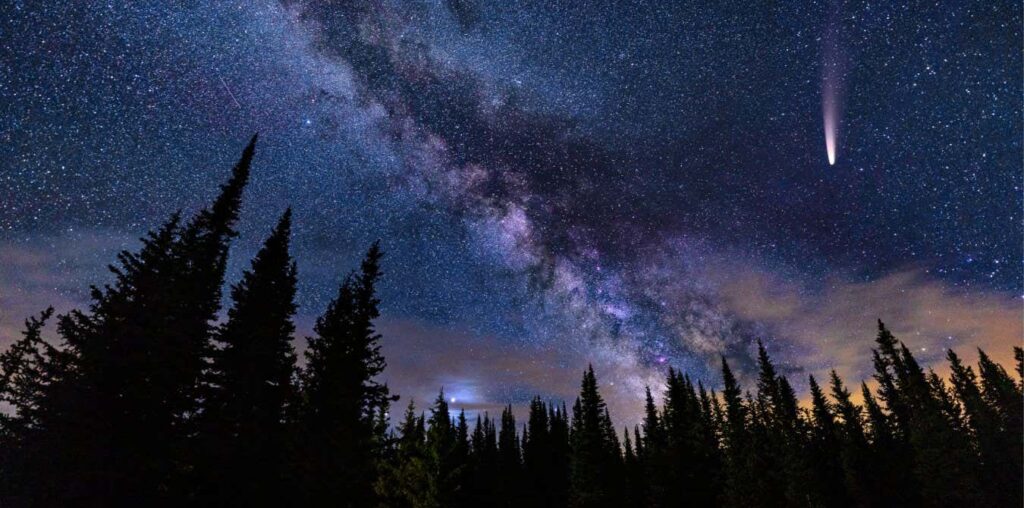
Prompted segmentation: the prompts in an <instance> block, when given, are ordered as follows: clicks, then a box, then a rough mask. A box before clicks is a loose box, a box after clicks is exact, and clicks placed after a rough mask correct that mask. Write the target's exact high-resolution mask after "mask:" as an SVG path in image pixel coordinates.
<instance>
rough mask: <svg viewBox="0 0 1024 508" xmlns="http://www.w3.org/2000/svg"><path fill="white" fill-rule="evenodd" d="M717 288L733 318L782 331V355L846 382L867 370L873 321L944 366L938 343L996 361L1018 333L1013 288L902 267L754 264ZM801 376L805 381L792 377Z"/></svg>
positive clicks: (1021, 329) (924, 359)
mask: <svg viewBox="0 0 1024 508" xmlns="http://www.w3.org/2000/svg"><path fill="white" fill-rule="evenodd" d="M721 282H722V287H721V290H720V294H721V295H722V297H723V298H724V301H725V302H726V305H727V306H728V307H729V308H730V309H731V310H732V311H733V312H734V313H735V314H736V315H737V316H739V317H741V318H743V319H748V320H752V321H756V322H759V323H762V324H764V325H765V326H766V327H768V328H770V329H771V330H772V331H773V333H774V334H776V335H777V336H779V337H784V338H785V339H786V342H784V344H785V345H784V346H781V347H784V348H786V349H790V350H795V351H798V352H799V354H797V355H792V356H791V355H787V356H788V357H789V358H791V359H792V361H793V362H795V363H799V364H801V365H802V366H803V368H805V369H806V370H807V371H808V372H809V373H813V374H815V376H817V377H818V378H819V379H821V378H822V377H823V376H824V375H825V374H826V373H827V371H828V370H829V369H832V368H835V369H836V370H837V371H838V372H839V373H840V375H841V376H843V377H844V378H845V379H846V380H847V381H848V382H855V381H858V380H861V379H866V378H868V377H869V376H870V374H871V371H870V369H871V360H870V350H871V348H872V347H873V346H874V337H875V333H876V331H877V328H876V320H877V319H881V320H883V321H884V322H885V323H886V326H888V327H889V328H890V329H891V330H892V332H893V333H894V334H895V335H896V337H897V338H899V339H900V340H902V341H903V342H905V343H906V344H907V346H908V347H909V348H910V350H911V351H912V352H913V353H914V355H915V356H916V357H917V358H918V359H919V360H920V361H921V363H922V364H924V365H926V366H928V365H931V366H934V367H935V368H936V371H937V372H939V373H940V374H945V373H946V367H945V354H946V350H948V349H954V350H956V351H957V353H958V354H960V355H961V356H962V357H964V358H965V360H974V359H975V358H976V357H977V354H976V348H982V349H984V350H985V351H986V352H988V353H989V354H990V355H991V356H992V357H993V359H995V360H996V361H999V362H1001V363H1003V364H1004V365H1010V364H1012V355H1013V353H1012V347H1013V346H1020V345H1021V341H1022V337H1024V324H1022V320H1021V315H1022V314H1021V301H1020V298H1019V297H1017V296H1016V295H1011V294H1008V293H1003V292H994V291H991V292H986V291H979V290H977V289H974V290H970V291H968V290H966V289H959V288H956V287H954V286H951V285H949V284H947V283H945V282H943V281H940V280H937V279H935V278H933V277H930V276H929V275H928V274H927V273H926V272H925V271H924V270H922V269H919V268H908V269H905V270H900V271H896V272H893V273H890V274H888V275H885V276H882V277H879V278H877V279H873V280H861V281H857V280H846V279H842V278H838V277H833V278H830V279H828V280H826V281H824V282H822V283H820V284H811V283H807V282H795V281H793V280H786V279H783V278H782V277H781V276H780V275H778V274H772V273H768V272H765V271H761V270H756V269H750V268H747V269H736V270H734V271H733V272H731V273H730V274H729V275H726V276H723V277H722V281H721ZM800 381H801V382H803V381H806V380H805V379H804V380H800Z"/></svg>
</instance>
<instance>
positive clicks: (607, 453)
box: [569, 366, 622, 508]
mask: <svg viewBox="0 0 1024 508" xmlns="http://www.w3.org/2000/svg"><path fill="white" fill-rule="evenodd" d="M607 414H608V413H607V407H606V406H605V402H604V399H603V398H602V397H601V394H600V393H599V392H598V388H597V377H596V376H595V375H594V368H593V367H592V366H591V367H588V368H587V370H586V372H584V373H583V381H582V383H581V387H580V396H579V398H577V399H576V403H575V404H573V417H572V430H571V432H570V435H569V440H570V446H571V458H570V460H571V469H570V470H571V473H570V489H571V490H570V506H573V507H575V508H591V507H613V506H619V503H620V502H621V498H620V497H619V495H620V484H621V480H622V478H621V476H620V475H619V464H620V460H621V458H620V457H621V456H620V451H619V449H618V444H617V443H616V442H615V441H613V438H614V434H615V432H614V429H611V422H610V421H609V420H608V419H607Z"/></svg>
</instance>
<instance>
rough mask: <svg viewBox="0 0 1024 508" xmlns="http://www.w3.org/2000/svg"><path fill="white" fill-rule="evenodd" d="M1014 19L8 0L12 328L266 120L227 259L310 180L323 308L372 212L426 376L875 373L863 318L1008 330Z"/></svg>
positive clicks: (1016, 174)
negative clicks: (834, 146)
mask: <svg viewBox="0 0 1024 508" xmlns="http://www.w3.org/2000/svg"><path fill="white" fill-rule="evenodd" d="M829 33H831V34H833V37H834V39H832V41H833V42H834V46H833V47H834V48H835V54H831V55H826V54H824V52H823V50H824V48H825V46H826V45H825V36H826V34H829ZM1021 40H1022V37H1021V5H1020V4H1019V2H953V3H943V4H928V5H925V4H924V3H921V4H916V3H912V4H906V5H896V4H895V3H893V2H836V1H833V2H807V3H804V2H764V3H755V4H751V3H750V2H713V3H710V4H708V3H707V2H649V3H648V2H611V1H609V2H491V3H488V2H478V1H474V0H447V1H436V2H387V1H351V2H327V1H324V2H317V1H312V0H286V1H282V2H275V1H269V0H253V1H250V2H199V1H190V2H181V3H179V5H177V8H175V9H173V10H172V9H169V8H167V7H166V6H165V5H164V3H163V2H59V3H58V2H18V1H14V2H5V3H4V4H3V6H0V188H2V189H3V190H4V193H3V199H2V201H0V255H3V256H4V258H5V263H4V266H3V267H2V268H0V272H2V273H0V275H2V278H0V285H2V287H0V290H2V291H3V292H4V293H5V294H0V304H2V305H3V307H4V308H2V309H0V313H2V318H0V319H2V321H0V328H2V329H3V331H4V333H5V335H4V337H3V338H4V339H7V338H9V336H10V334H11V333H13V332H11V331H10V330H12V329H13V327H15V326H16V325H17V323H19V322H20V321H21V319H23V317H24V316H23V315H21V314H24V313H28V312H32V311H33V310H35V309H34V308H33V306H38V305H45V304H46V303H57V304H58V305H60V304H64V305H66V306H70V305H76V304H80V303H81V302H82V299H83V297H84V294H85V292H84V289H85V288H86V287H87V286H88V284H92V283H99V282H103V281H104V280H105V277H106V275H105V274H104V273H103V268H102V267H103V265H104V264H105V263H107V262H109V261H110V260H112V254H113V252H114V251H116V249H118V248H122V247H131V246H134V245H135V243H134V242H135V240H134V238H135V237H137V236H139V235H140V234H141V233H143V232H144V231H145V230H146V229H148V228H151V227H153V226H155V225H156V224H158V223H159V222H160V221H162V220H163V219H164V218H166V217H167V215H168V214H169V213H171V212H172V211H174V210H175V209H178V208H184V209H186V210H194V209H195V208H196V207H198V206H199V205H200V204H201V203H203V202H204V201H206V200H208V199H209V198H210V197H211V196H212V194H213V193H214V192H215V190H214V189H215V187H214V186H215V184H216V183H218V182H220V181H221V180H223V179H224V177H225V175H226V173H227V170H228V168H229V167H230V165H231V163H232V162H233V160H234V158H235V157H236V156H237V153H238V151H239V150H240V149H241V146H242V144H243V142H244V140H246V139H247V138H248V136H249V135H250V134H251V133H252V132H254V131H259V132H260V133H261V144H260V147H259V150H258V157H257V160H256V168H255V173H254V176H253V182H252V187H251V188H250V190H249V193H248V195H247V202H246V208H245V213H244V217H243V219H244V221H245V223H244V225H243V227H242V229H243V234H242V236H241V238H240V239H239V241H238V244H237V245H236V248H235V250H234V251H233V252H234V254H235V256H234V259H233V264H234V268H233V272H232V273H233V274H235V275H234V276H237V273H238V272H239V270H240V269H241V268H242V267H243V266H245V264H246V263H247V258H248V257H249V256H250V255H251V254H252V253H253V251H254V249H255V247H256V246H257V245H258V244H259V242H260V239H261V236H262V235H264V234H266V232H267V231H269V228H270V227H271V225H272V224H273V223H274V221H275V220H276V216H277V215H278V214H279V213H280V212H281V211H283V209H284V208H285V207H286V206H288V205H292V206H294V207H295V213H296V228H295V235H296V238H295V256H296V258H297V260H298V263H299V268H300V272H301V273H300V277H301V279H302V288H301V292H300V293H301V294H300V302H299V303H300V306H301V311H300V313H301V316H300V323H308V321H309V319H310V318H311V317H312V316H315V315H316V314H317V313H318V312H320V311H321V310H322V309H323V307H324V306H325V305H326V301H327V299H328V298H329V297H330V296H331V295H332V293H333V291H334V287H335V285H336V283H337V282H338V280H339V278H340V277H341V276H342V275H343V274H344V272H345V271H347V270H348V269H350V268H351V267H352V266H354V264H355V262H356V260H357V259H358V257H359V255H360V253H361V252H362V251H363V250H364V249H365V248H366V246H368V245H369V243H370V242H372V240H373V239H376V238H381V239H382V240H383V243H384V245H385V247H386V249H387V250H388V252H389V256H388V260H387V263H386V269H387V272H388V275H389V283H388V284H387V286H386V288H385V294H384V299H385V304H386V312H385V321H386V323H387V325H386V327H389V328H388V329H391V330H394V333H392V334H390V335H389V336H388V340H390V341H391V343H390V346H388V345H386V348H390V351H391V352H392V353H393V354H392V355H391V356H392V357H394V358H395V359H396V360H395V361H393V362H392V371H394V374H392V375H394V376H396V381H395V382H396V383H399V384H402V383H405V385H406V386H408V389H407V392H411V393H412V392H414V393H421V392H417V390H422V393H429V392H430V391H432V390H435V389H436V386H433V385H434V384H442V383H443V384H446V385H448V386H451V387H453V388H452V389H451V390H452V391H454V392H456V393H464V394H465V395H463V398H464V399H465V400H466V402H467V403H475V404H481V407H485V406H486V404H491V403H501V402H503V400H504V399H514V400H513V401H517V400H521V399H522V398H524V397H527V396H529V395H532V393H533V392H542V393H545V394H549V395H551V396H560V395H562V394H564V393H567V392H570V391H571V389H572V383H574V382H575V378H576V376H577V374H578V371H579V370H580V369H581V368H582V367H583V365H584V363H585V362H586V361H593V362H595V364H596V366H597V367H598V372H599V374H600V373H601V372H602V367H603V368H604V371H605V372H607V373H608V376H607V377H608V382H609V383H611V382H614V380H616V379H619V380H620V381H619V383H620V385H619V386H623V385H625V388H623V393H622V395H623V397H624V398H625V396H626V395H633V393H632V392H633V391H636V390H637V389H638V387H640V386H642V384H643V383H646V382H652V380H654V379H657V376H659V375H660V372H661V370H662V369H663V368H664V367H665V366H666V365H676V366H678V367H682V368H684V369H686V370H688V371H691V372H693V373H694V375H695V376H697V377H700V378H706V379H707V380H708V382H709V383H710V384H712V385H713V384H715V383H716V378H715V375H714V373H713V369H714V363H715V362H714V358H715V357H716V356H717V354H719V353H725V354H727V355H728V356H730V357H732V358H734V359H736V360H737V363H739V364H743V363H744V361H745V359H747V358H749V349H750V344H751V341H753V340H754V339H757V338H762V339H764V340H766V341H767V342H768V344H769V349H770V350H772V351H773V352H774V353H775V354H776V355H777V356H778V357H780V359H782V361H783V362H784V363H785V364H787V365H788V366H789V368H791V369H794V370H796V369H800V368H806V369H807V370H810V371H814V372H816V371H818V370H820V369H824V368H827V367H831V366H837V367H839V368H840V369H842V370H844V371H845V372H847V373H849V374H851V375H860V374H861V373H862V371H863V369H865V368H866V367H867V364H863V365H862V363H863V360H864V358H865V354H866V352H867V347H868V346H867V343H866V339H867V338H869V337H870V334H871V330H872V323H873V320H874V318H875V317H882V318H884V319H887V320H895V322H893V326H894V328H895V329H896V330H897V331H901V330H902V331H903V332H904V334H905V335H907V336H908V337H916V339H913V340H920V341H921V347H923V348H926V349H927V348H932V351H933V352H932V353H930V352H928V351H922V355H924V356H925V357H926V359H927V357H928V356H929V355H933V354H934V355H935V356H938V355H940V354H941V348H942V347H952V346H960V345H963V346H965V347H966V346H967V345H979V344H982V345H991V344H996V345H1001V346H1005V348H1006V349H1008V346H1007V345H1006V343H1007V342H1013V341H1015V340H1016V341H1017V342H1019V338H1020V330H1019V321H1020V300H1019V298H1020V295H1021V292H1022V286H1024V282H1022V279H1024V273H1022V264H1021V259H1022V244H1024V234H1022V228H1021V208H1022V199H1021V196H1022V194H1021V190H1022V171H1021V169H1022V164H1021V139H1022V134H1024V129H1022V122H1021V118H1022V117H1021V111H1022V109H1021V100H1022V92H1024V90H1022V77H1021V68H1022V61H1021V55H1022V43H1021ZM826 58H832V59H833V60H832V61H834V62H835V63H836V65H837V66H838V67H837V68H838V69H840V72H839V73H838V74H837V76H838V78H837V79H836V81H838V83H836V84H837V87H838V89H839V90H840V91H841V93H840V96H839V98H840V101H839V105H840V108H839V111H840V115H839V118H840V123H839V134H838V156H837V162H836V164H835V165H834V166H830V165H829V164H828V162H827V159H826V154H825V141H824V133H823V126H822V86H823V85H822V76H823V60H825V59H826ZM866 300H869V301H866ZM861 313H863V316H861ZM949 313H953V314H955V316H953V317H951V314H949ZM1014 320H1016V322H1017V324H1016V325H1013V324H1012V323H1013V322H1014ZM1014 326H1017V327H1018V328H1014ZM823 335H825V336H823ZM858 336H863V337H864V338H865V341H864V342H859V341H858V340H856V339H854V338H855V337H858ZM837 344H838V345H837ZM431 355H435V356H431ZM423 358H435V360H434V361H433V364H432V365H429V366H424V365H421V364H419V363H418V360H420V359H423ZM413 364H415V365H413ZM496 371H501V372H502V374H496V373H495V372H496ZM563 371H564V372H563ZM403 376H404V377H403ZM422 383H426V384H429V385H430V386H426V387H419V386H418V384H422ZM608 389H609V390H613V391H614V390H615V389H612V388H608ZM613 399H614V394H613ZM627 409H628V408H627Z"/></svg>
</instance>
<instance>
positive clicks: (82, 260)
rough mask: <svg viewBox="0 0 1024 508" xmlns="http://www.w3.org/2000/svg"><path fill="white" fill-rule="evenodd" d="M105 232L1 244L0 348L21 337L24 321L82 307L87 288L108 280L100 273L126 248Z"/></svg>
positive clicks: (121, 238) (119, 238)
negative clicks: (45, 312) (49, 311)
mask: <svg viewBox="0 0 1024 508" xmlns="http://www.w3.org/2000/svg"><path fill="white" fill-rule="evenodd" d="M129 242H130V239H129V238H128V237H126V236H125V235H123V234H120V233H113V232H110V231H106V230H83V231H68V232H64V233H61V234H57V235H53V236H43V237H36V238H33V239H32V240H29V241H15V240H8V241H0V260H2V261H0V262H2V265H0V347H6V346H7V345H8V344H10V343H11V342H12V341H14V340H16V339H17V338H18V337H20V336H21V332H22V329H23V325H24V322H25V319H26V318H28V317H29V316H32V315H36V314H38V313H39V312H40V311H41V310H43V309H45V308H47V307H50V306H53V307H54V309H56V310H57V312H59V313H60V312H67V311H69V310H71V309H73V308H80V307H82V306H83V305H84V304H85V303H86V302H87V300H88V290H89V287H88V285H89V282H83V281H92V282H93V283H95V284H101V283H103V282H105V281H107V280H109V279H110V277H109V274H107V273H105V271H104V267H105V266H106V265H107V263H109V262H110V261H111V260H113V259H114V258H115V256H116V253H117V252H118V251H119V250H121V249H124V248H125V247H126V245H128V244H129Z"/></svg>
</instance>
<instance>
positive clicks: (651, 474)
mask: <svg viewBox="0 0 1024 508" xmlns="http://www.w3.org/2000/svg"><path fill="white" fill-rule="evenodd" d="M675 377H676V374H675V370H674V369H672V368H669V374H668V379H669V381H670V383H669V384H670V385H671V383H672V382H673V381H674V380H675ZM642 426H643V429H644V436H643V441H640V440H639V439H638V440H637V441H636V442H637V447H638V448H643V450H644V455H643V461H642V466H643V468H644V475H645V476H646V479H645V480H646V481H645V482H644V487H645V490H646V492H643V493H642V494H643V497H642V498H639V499H644V500H645V501H646V504H647V506H650V507H652V508H654V507H660V506H668V505H669V503H670V499H669V493H670V491H671V490H672V485H671V484H670V476H671V473H672V471H671V469H670V467H671V466H670V464H669V460H670V459H669V448H668V441H667V439H666V436H665V428H664V426H663V425H662V421H661V417H660V416H659V415H658V408H657V406H655V405H654V397H653V396H652V395H651V388H650V387H647V388H646V391H645V393H644V419H643V424H642Z"/></svg>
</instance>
